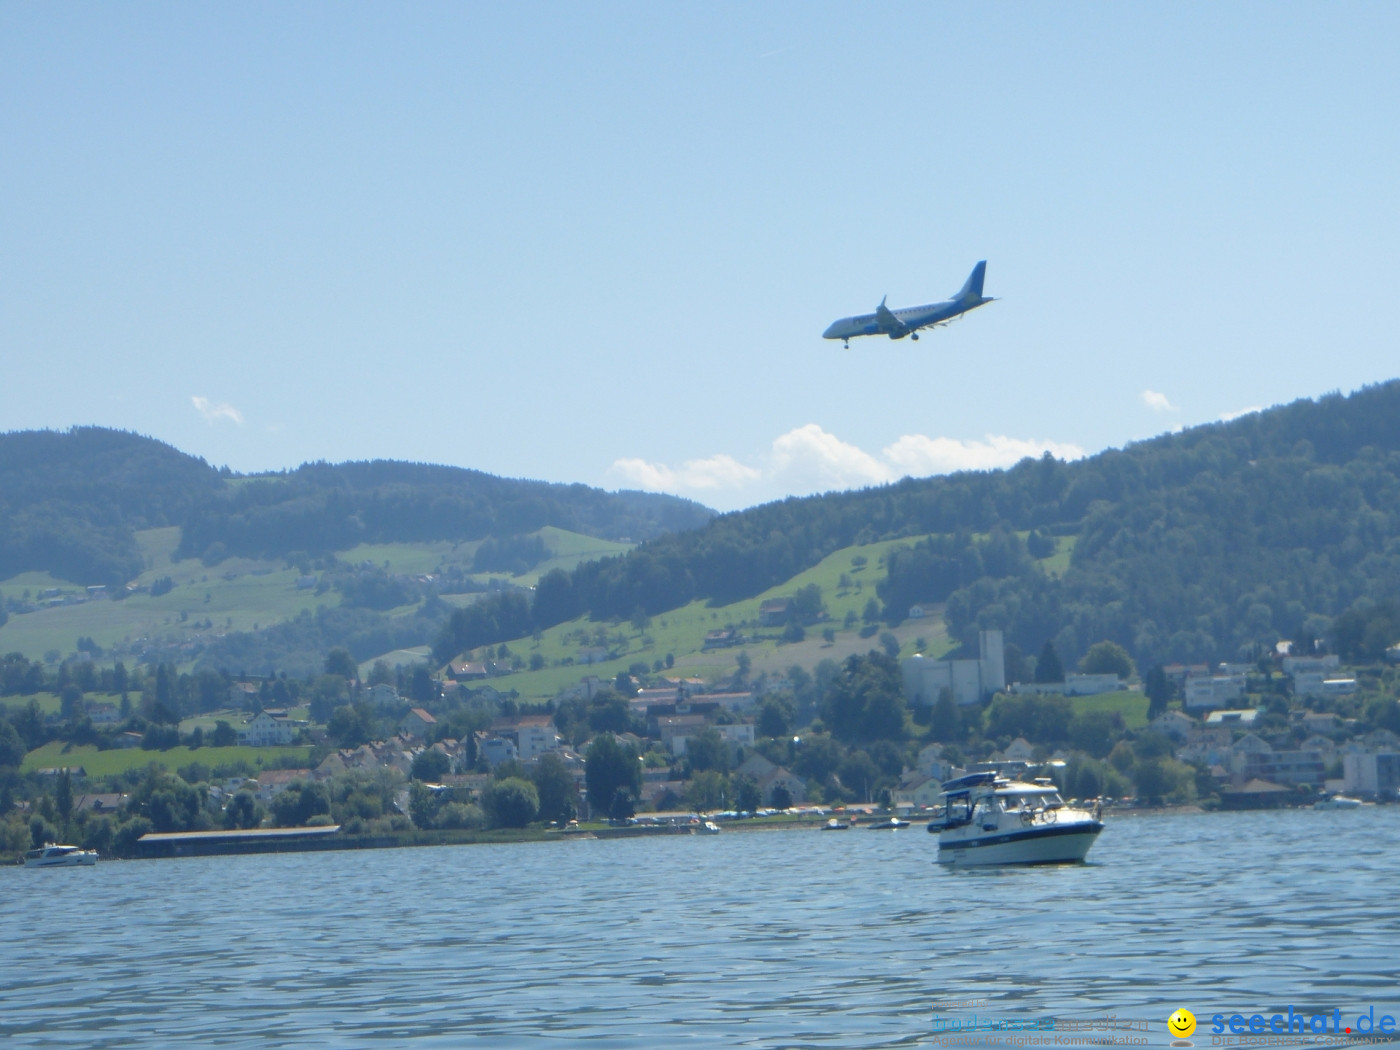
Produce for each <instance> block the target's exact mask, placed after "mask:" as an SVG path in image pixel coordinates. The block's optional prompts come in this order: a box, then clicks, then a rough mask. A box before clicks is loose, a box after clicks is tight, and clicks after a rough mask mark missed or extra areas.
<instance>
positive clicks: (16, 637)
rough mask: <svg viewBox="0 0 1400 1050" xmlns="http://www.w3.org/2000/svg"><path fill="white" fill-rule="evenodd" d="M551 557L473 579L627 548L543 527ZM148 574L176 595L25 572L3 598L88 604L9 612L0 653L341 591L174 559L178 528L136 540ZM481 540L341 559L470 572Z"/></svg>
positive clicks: (542, 569) (186, 631)
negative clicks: (100, 587) (95, 596)
mask: <svg viewBox="0 0 1400 1050" xmlns="http://www.w3.org/2000/svg"><path fill="white" fill-rule="evenodd" d="M537 535H538V536H540V538H541V539H543V540H544V543H545V545H546V547H547V548H548V549H549V551H550V554H551V557H550V558H549V559H548V560H547V561H545V562H542V563H541V564H540V565H538V566H536V567H535V568H534V569H533V570H531V572H529V573H527V574H525V575H522V576H519V577H510V576H506V575H504V574H499V573H496V574H491V573H482V574H476V575H475V577H474V578H475V579H477V580H478V582H481V583H483V584H484V583H486V582H487V581H489V580H491V579H493V578H494V579H502V580H508V581H510V582H512V583H515V584H518V585H522V586H532V585H533V584H534V583H535V582H536V581H537V580H538V578H539V577H540V576H541V575H543V574H544V573H547V572H549V571H550V570H551V569H555V568H562V569H572V568H573V567H574V566H576V565H578V564H579V562H581V561H586V560H589V559H592V558H602V557H607V556H610V555H614V554H620V553H623V552H625V551H627V550H628V549H630V545H629V544H623V543H611V542H609V541H607V540H598V539H594V538H592V537H590V536H582V535H579V534H577V533H572V532H567V531H565V530H563V529H556V528H552V527H551V528H544V529H541V530H539V532H538V533H537ZM136 541H137V545H138V547H139V549H140V551H141V555H142V558H143V559H144V561H145V564H146V568H145V569H144V571H142V573H141V575H140V576H139V577H137V578H136V580H135V581H134V582H135V583H137V584H140V585H143V586H145V587H147V588H149V587H150V585H151V584H152V583H154V582H155V581H156V580H159V579H163V578H165V577H169V578H170V580H171V582H172V583H173V584H174V587H173V589H172V590H170V591H169V592H168V593H166V594H163V595H160V596H159V597H152V596H151V595H150V593H149V592H142V593H137V594H133V595H132V596H131V597H129V598H125V599H123V600H121V601H113V600H109V599H102V600H95V601H87V600H85V599H86V598H87V589H86V587H84V586H81V585H79V584H76V583H73V582H72V581H66V580H59V579H55V578H54V577H52V576H50V575H49V574H47V573H35V572H31V573H24V574H22V575H20V576H15V577H12V578H10V579H8V580H3V581H0V594H3V595H5V596H6V597H14V598H20V597H23V595H24V593H25V592H26V591H28V592H29V594H30V597H31V599H37V596H38V594H39V592H41V591H45V590H50V589H56V590H58V591H59V592H61V594H62V595H63V596H65V597H69V598H72V599H75V600H76V599H79V598H82V599H84V600H83V601H82V602H81V603H80V604H78V603H75V604H71V605H58V606H54V607H52V608H44V609H39V610H37V611H35V612H31V613H24V614H12V615H11V616H10V618H9V621H8V622H7V623H6V624H5V625H4V626H3V627H0V653H9V652H19V653H23V654H24V655H25V656H27V657H29V658H30V659H31V660H37V659H41V658H43V657H44V655H45V654H46V653H58V654H59V655H60V657H64V656H69V655H71V654H72V653H73V652H74V651H75V648H76V646H77V641H78V639H79V638H80V637H89V638H92V639H93V641H95V642H96V643H97V644H98V645H100V646H102V647H103V648H104V649H109V648H111V647H112V646H114V645H118V644H130V643H132V642H135V641H137V640H139V639H152V640H159V641H162V642H180V641H184V640H187V639H193V638H198V637H208V636H216V635H220V634H224V633H226V632H230V631H250V630H257V629H258V628H259V627H269V626H272V625H273V624H277V623H282V622H284V621H286V620H290V619H292V618H294V617H296V616H297V615H298V614H300V613H301V612H302V611H312V612H314V611H315V609H316V608H317V606H320V605H335V604H338V602H339V600H340V599H339V595H338V594H335V593H327V594H321V595H317V594H316V593H315V591H314V590H298V589H297V586H296V582H297V578H298V577H299V575H300V573H299V572H298V571H297V569H295V568H288V567H287V566H286V565H285V564H284V563H283V562H282V561H280V560H260V559H256V558H229V559H227V560H225V561H223V562H221V563H220V564H219V565H218V566H215V567H212V568H210V567H206V566H205V565H204V564H203V563H202V562H201V561H200V560H199V559H197V558H185V559H183V560H179V561H177V560H175V551H176V549H177V547H178V546H179V542H180V530H179V528H177V527H170V528H162V529H146V530H143V531H141V532H138V533H137V534H136ZM478 546H480V544H479V543H475V542H472V543H450V542H441V543H383V544H361V545H360V546H358V547H354V548H352V549H350V550H347V551H341V552H339V553H338V555H337V557H338V558H340V559H341V560H342V561H345V562H348V563H350V564H359V563H361V562H366V561H368V562H371V563H372V564H374V565H378V566H385V565H387V567H388V570H389V571H390V572H394V573H404V574H418V573H431V572H434V571H438V570H441V569H443V568H446V567H449V566H458V567H460V568H462V569H465V570H468V571H469V570H470V568H471V564H472V559H473V557H474V556H475V554H476V549H477V547H478ZM476 597H477V596H476V595H463V596H460V597H458V596H448V597H447V599H446V600H447V601H449V602H456V603H458V604H465V603H466V602H469V601H473V600H475V598H476Z"/></svg>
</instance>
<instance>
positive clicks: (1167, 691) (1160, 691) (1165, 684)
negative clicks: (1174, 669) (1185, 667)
mask: <svg viewBox="0 0 1400 1050" xmlns="http://www.w3.org/2000/svg"><path fill="white" fill-rule="evenodd" d="M1142 691H1143V692H1144V693H1146V694H1147V717H1148V720H1149V721H1150V720H1151V719H1154V718H1156V717H1157V716H1158V715H1164V714H1166V713H1167V701H1168V700H1170V699H1171V695H1172V685H1171V682H1170V680H1168V678H1167V672H1166V671H1165V670H1163V668H1162V665H1161V664H1157V665H1156V666H1155V667H1153V668H1152V670H1150V671H1148V672H1147V677H1146V678H1144V679H1143V683H1142Z"/></svg>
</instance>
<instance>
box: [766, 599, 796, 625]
mask: <svg viewBox="0 0 1400 1050" xmlns="http://www.w3.org/2000/svg"><path fill="white" fill-rule="evenodd" d="M791 605H792V599H791V598H769V599H767V600H766V601H764V602H762V603H761V604H760V605H759V607H758V622H759V625H760V626H761V627H781V626H783V624H785V623H787V620H788V609H789V608H790V607H791Z"/></svg>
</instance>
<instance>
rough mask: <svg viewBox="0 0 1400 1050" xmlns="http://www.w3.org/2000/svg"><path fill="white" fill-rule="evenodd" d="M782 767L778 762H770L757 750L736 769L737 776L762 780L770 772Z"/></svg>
mask: <svg viewBox="0 0 1400 1050" xmlns="http://www.w3.org/2000/svg"><path fill="white" fill-rule="evenodd" d="M780 768H781V767H780V766H779V765H778V764H777V763H776V762H770V761H769V760H768V759H766V758H764V757H763V756H762V755H760V754H759V753H758V752H757V751H755V752H753V753H752V754H750V755H749V756H748V758H746V759H744V761H743V762H741V763H740V764H739V765H738V766H737V767H736V768H735V770H734V775H735V776H740V777H753V779H754V780H762V779H763V778H764V777H766V776H768V774H770V773H772V772H773V771H774V770H776V769H780Z"/></svg>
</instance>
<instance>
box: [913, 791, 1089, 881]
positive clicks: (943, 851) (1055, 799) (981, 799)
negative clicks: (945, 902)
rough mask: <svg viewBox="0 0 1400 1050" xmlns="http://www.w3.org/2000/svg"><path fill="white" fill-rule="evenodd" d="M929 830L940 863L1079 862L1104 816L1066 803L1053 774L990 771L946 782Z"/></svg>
mask: <svg viewBox="0 0 1400 1050" xmlns="http://www.w3.org/2000/svg"><path fill="white" fill-rule="evenodd" d="M928 830H929V832H930V833H932V834H936V835H937V836H938V863H940V864H951V865H956V866H959V867H972V866H980V865H991V864H1078V863H1079V862H1081V861H1083V860H1084V858H1085V856H1086V855H1087V854H1088V852H1089V847H1090V846H1092V845H1093V844H1094V840H1095V839H1096V838H1097V837H1098V835H1099V832H1101V831H1102V830H1103V822H1102V821H1101V820H1100V819H1099V814H1098V813H1097V812H1090V811H1089V810H1086V809H1080V808H1078V807H1075V806H1068V805H1066V804H1065V802H1064V800H1063V799H1061V798H1060V793H1059V791H1058V790H1057V789H1056V788H1055V785H1054V784H1053V783H1052V782H1051V781H1049V780H1046V779H1039V780H1036V781H1035V782H1034V783H1026V782H1023V781H1019V780H1008V779H1005V778H1002V777H999V776H998V775H997V774H996V773H990V772H988V773H972V774H970V775H968V776H965V777H958V778H957V779H956V780H949V781H947V782H946V783H944V785H943V791H942V796H941V803H940V806H939V809H938V813H937V815H936V816H935V817H934V819H933V820H932V821H930V822H929V825H928Z"/></svg>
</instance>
